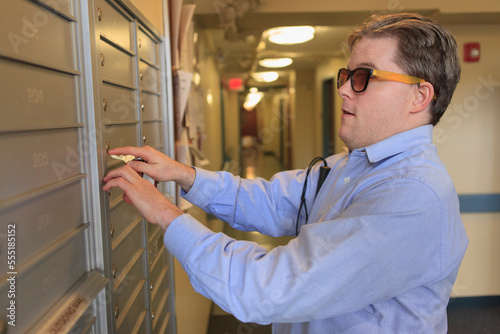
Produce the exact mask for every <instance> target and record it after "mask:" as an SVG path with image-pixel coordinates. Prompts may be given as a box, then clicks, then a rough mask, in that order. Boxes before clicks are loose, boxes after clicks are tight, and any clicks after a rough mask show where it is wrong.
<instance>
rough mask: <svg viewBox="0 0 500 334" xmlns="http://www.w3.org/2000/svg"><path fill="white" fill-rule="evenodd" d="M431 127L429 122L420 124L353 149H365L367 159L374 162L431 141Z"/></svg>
mask: <svg viewBox="0 0 500 334" xmlns="http://www.w3.org/2000/svg"><path fill="white" fill-rule="evenodd" d="M432 128H433V126H432V125H430V124H428V125H424V126H420V127H418V128H415V129H411V130H408V131H405V132H401V133H398V134H395V135H393V136H391V137H389V138H386V139H384V140H382V141H379V142H378V143H375V144H373V145H370V146H367V147H365V148H361V149H358V150H354V151H365V152H366V156H367V158H368V160H369V161H370V162H371V163H375V162H378V161H380V160H382V159H385V158H388V157H391V156H394V155H396V154H399V153H401V152H404V151H407V150H408V149H410V148H412V147H415V146H419V145H423V144H430V143H432Z"/></svg>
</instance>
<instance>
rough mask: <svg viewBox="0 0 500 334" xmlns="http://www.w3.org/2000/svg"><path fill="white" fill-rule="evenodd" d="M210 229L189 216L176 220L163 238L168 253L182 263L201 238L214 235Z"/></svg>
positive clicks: (185, 215)
mask: <svg viewBox="0 0 500 334" xmlns="http://www.w3.org/2000/svg"><path fill="white" fill-rule="evenodd" d="M212 233H214V232H212V231H211V230H210V229H208V228H207V227H205V226H204V225H203V224H202V223H200V222H199V221H197V220H196V219H194V218H193V217H192V216H191V215H189V214H183V215H180V216H178V217H177V218H175V219H174V220H173V221H172V222H171V223H170V225H169V227H168V228H167V231H166V232H165V235H164V236H163V243H164V244H165V247H166V248H167V249H168V251H169V252H170V253H171V254H172V255H173V256H174V257H175V258H176V259H177V260H178V261H179V262H180V263H181V264H184V261H185V259H186V257H187V255H188V253H189V251H190V249H191V248H192V246H193V245H194V244H195V243H196V242H197V240H199V239H200V238H202V237H204V236H206V235H207V234H212Z"/></svg>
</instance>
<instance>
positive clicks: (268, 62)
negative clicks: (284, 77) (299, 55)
mask: <svg viewBox="0 0 500 334" xmlns="http://www.w3.org/2000/svg"><path fill="white" fill-rule="evenodd" d="M291 63H293V60H292V58H266V59H261V60H259V65H260V66H264V67H269V68H281V67H286V66H288V65H290V64H291Z"/></svg>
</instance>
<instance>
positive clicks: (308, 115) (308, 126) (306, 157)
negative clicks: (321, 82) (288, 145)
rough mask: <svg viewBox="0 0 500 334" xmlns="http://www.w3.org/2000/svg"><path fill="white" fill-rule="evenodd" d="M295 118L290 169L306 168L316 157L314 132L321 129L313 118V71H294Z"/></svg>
mask: <svg viewBox="0 0 500 334" xmlns="http://www.w3.org/2000/svg"><path fill="white" fill-rule="evenodd" d="M295 75H296V78H295V114H294V115H295V117H294V123H293V133H292V140H293V143H292V151H293V163H292V168H294V169H295V168H307V166H308V165H309V163H310V162H311V160H312V159H313V158H314V157H315V156H316V155H315V153H317V152H318V149H317V148H316V147H315V143H316V140H314V138H315V135H316V132H317V131H316V130H317V129H319V128H321V126H320V124H317V122H316V121H317V119H316V118H315V117H314V114H315V110H316V104H317V101H316V100H315V93H314V91H315V72H314V70H297V71H295Z"/></svg>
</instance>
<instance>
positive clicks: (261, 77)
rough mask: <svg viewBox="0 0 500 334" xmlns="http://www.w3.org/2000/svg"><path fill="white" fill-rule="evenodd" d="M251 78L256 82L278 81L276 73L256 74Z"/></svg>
mask: <svg viewBox="0 0 500 334" xmlns="http://www.w3.org/2000/svg"><path fill="white" fill-rule="evenodd" d="M252 78H253V79H254V80H255V81H258V82H273V81H276V80H278V78H279V74H278V72H256V73H254V74H253V75H252Z"/></svg>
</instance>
